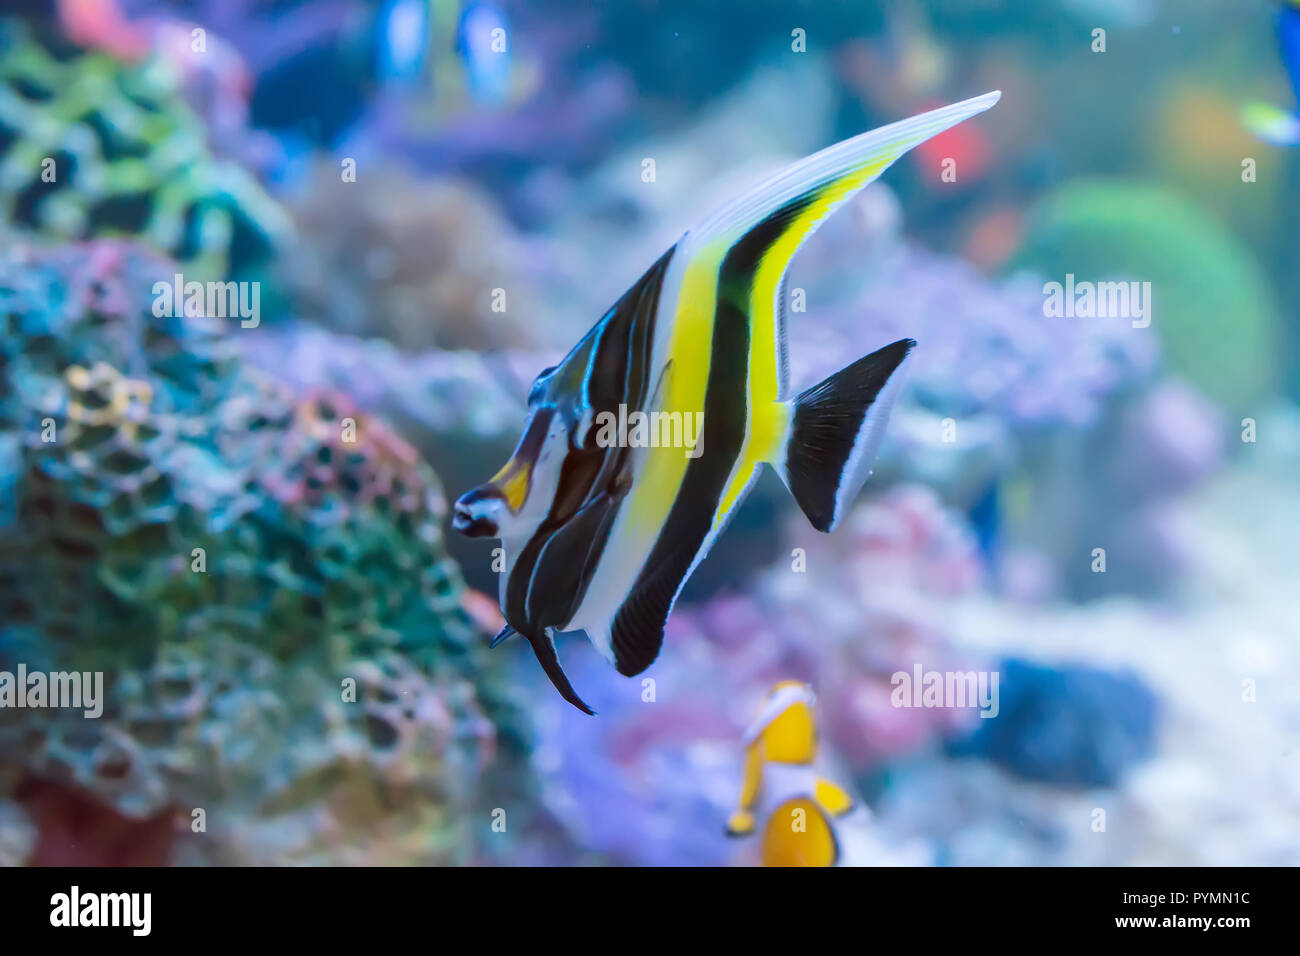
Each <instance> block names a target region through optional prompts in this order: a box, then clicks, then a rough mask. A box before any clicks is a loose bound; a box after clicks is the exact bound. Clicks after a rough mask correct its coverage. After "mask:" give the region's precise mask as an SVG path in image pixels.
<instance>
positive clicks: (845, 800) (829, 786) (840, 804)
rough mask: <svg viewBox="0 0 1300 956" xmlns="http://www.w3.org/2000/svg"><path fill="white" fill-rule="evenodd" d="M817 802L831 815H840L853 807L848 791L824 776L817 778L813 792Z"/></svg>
mask: <svg viewBox="0 0 1300 956" xmlns="http://www.w3.org/2000/svg"><path fill="white" fill-rule="evenodd" d="M813 795H814V797H816V799H817V802H818V803H820V804H821V805H822V807H823V808H824V809H825V810H826V812H827V813H829V814H830V815H831V816H833V817H842V816H844V815H845V814H846V813H848V812H849V811H850V810H852V809H853V798H852V797H851V796H849V794H848V792H847V791H845V790H843V789H842V788H840V787H837V786H836V785H835V784H833V783H831V782H830V781H829V780H827V779H826V778H825V777H818V778H817V788H816V790H815V791H814V793H813Z"/></svg>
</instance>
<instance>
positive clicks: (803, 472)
mask: <svg viewBox="0 0 1300 956" xmlns="http://www.w3.org/2000/svg"><path fill="white" fill-rule="evenodd" d="M1000 96H1001V94H1000V93H998V92H993V93H988V94H985V95H984V96H981V97H977V98H975V99H971V100H967V101H965V102H963V103H957V104H955V105H953V106H948V107H945V108H943V109H938V110H934V111H932V112H929V113H924V114H922V115H920V116H916V117H913V118H912V119H908V120H904V121H902V122H899V123H895V124H893V125H891V126H886V127H883V128H881V129H878V130H875V131H873V132H870V133H864V134H862V135H861V136H857V137H854V138H853V139H849V140H845V141H844V142H842V143H839V144H837V145H835V146H831V147H830V148H828V149H825V150H823V151H822V152H820V153H816V154H814V155H812V156H810V157H808V158H806V159H804V160H802V161H800V162H798V163H795V164H794V165H793V166H791V167H789V168H788V169H786V170H785V171H784V172H781V173H779V174H777V175H776V176H774V177H772V178H771V179H768V180H767V181H766V182H764V183H763V184H761V185H759V186H758V187H757V188H755V189H753V190H751V191H750V192H748V193H746V194H744V195H742V196H740V197H739V198H738V199H735V200H733V201H732V202H730V203H728V204H727V205H725V206H722V207H721V208H720V209H718V210H717V211H716V212H714V213H713V214H712V215H710V216H708V217H707V218H706V219H704V220H703V221H702V222H701V223H699V225H697V226H695V227H694V228H692V229H691V230H690V231H688V232H687V233H686V234H685V235H683V236H682V237H681V239H679V240H678V241H677V243H676V244H675V245H673V247H672V248H670V249H669V250H668V251H667V252H665V253H664V254H663V255H662V256H660V257H659V259H658V261H656V262H655V263H654V264H653V265H652V266H650V268H649V269H648V270H647V271H646V273H645V274H644V275H643V276H642V277H641V278H640V279H638V280H637V282H636V283H635V284H634V285H633V286H632V287H631V288H630V289H628V291H627V292H625V293H624V294H623V296H622V297H621V298H620V299H619V300H618V301H617V302H615V303H614V305H613V307H612V308H610V310H609V311H608V312H606V313H605V315H604V316H603V317H602V318H601V319H600V321H599V322H597V323H596V325H595V327H593V328H592V329H591V331H589V332H588V333H587V334H586V335H585V336H583V338H582V339H581V341H579V342H578V344H577V345H576V346H574V348H573V350H572V351H571V352H570V353H569V354H568V355H567V356H566V357H565V358H564V359H563V360H562V361H561V362H560V364H559V365H556V366H554V367H552V368H548V369H546V370H544V371H543V372H542V373H541V374H540V375H539V376H538V377H537V380H536V381H535V382H534V383H533V386H532V390H531V392H530V393H529V396H528V420H527V423H526V424H525V426H524V432H523V436H522V438H521V439H520V440H519V445H518V447H517V448H516V449H515V452H514V455H513V456H512V457H511V459H510V460H509V461H508V462H507V463H506V465H505V466H504V467H503V468H502V469H501V470H500V471H499V472H497V474H496V475H495V476H493V477H492V478H491V479H490V480H489V481H488V482H486V483H485V484H482V485H480V486H478V487H477V488H474V489H472V490H470V491H468V492H466V493H465V494H464V495H462V496H461V497H460V499H459V500H458V501H457V502H456V506H455V511H454V515H453V521H452V523H453V527H454V528H456V530H458V531H460V532H462V533H464V534H466V535H469V536H470V537H480V536H489V537H496V538H500V539H501V544H502V550H503V553H504V561H503V565H504V571H503V573H502V574H501V577H500V602H501V611H502V613H503V614H504V615H505V619H506V622H507V625H506V627H505V628H504V629H503V630H502V631H501V633H500V634H498V635H497V636H496V638H495V639H494V640H493V642H492V644H493V646H496V645H497V644H499V643H501V642H502V641H503V640H505V639H506V638H508V637H509V636H511V635H512V634H515V633H518V634H520V635H522V636H523V637H524V638H526V639H527V640H528V642H529V643H530V644H531V645H532V647H533V651H534V652H535V653H536V655H537V659H538V661H539V662H540V663H541V665H542V668H543V670H545V672H546V674H547V676H548V677H549V678H550V679H551V682H552V683H553V684H554V685H555V687H556V689H557V690H559V692H560V693H561V694H562V695H563V696H564V698H565V700H567V701H569V702H570V703H572V704H573V705H574V706H575V707H578V708H579V709H580V710H583V711H585V712H587V713H589V714H590V713H593V711H592V710H591V708H590V707H588V706H587V705H586V704H585V703H583V701H582V700H581V698H579V697H578V695H577V693H575V692H574V690H573V687H572V686H571V685H570V684H569V680H568V678H567V677H566V676H565V674H564V671H563V669H562V668H561V667H560V663H559V660H558V658H557V656H556V653H555V645H554V635H555V634H556V633H561V632H564V631H568V630H573V631H577V630H582V631H585V632H586V634H587V636H588V638H590V640H591V642H592V643H593V644H595V645H596V647H597V648H598V649H599V650H600V652H601V653H602V654H603V655H604V656H605V657H606V658H608V659H609V661H610V662H611V663H612V664H613V665H614V666H615V667H616V668H617V669H618V671H619V673H621V674H624V675H626V676H629V677H630V676H633V675H636V674H639V673H641V672H642V671H644V670H645V669H646V668H647V667H649V666H650V664H651V663H652V662H653V661H654V660H655V658H656V657H657V656H658V654H659V648H660V645H661V643H662V642H663V636H664V623H665V621H666V620H667V619H668V615H669V613H670V612H671V611H672V608H673V603H674V602H675V601H676V599H677V595H678V593H679V592H680V591H681V589H682V585H683V584H684V583H685V582H686V579H687V578H688V577H690V575H691V572H692V571H694V570H695V567H696V566H697V565H698V564H699V563H700V561H701V560H703V558H704V556H705V555H706V554H707V553H708V550H709V548H710V546H711V545H712V544H713V542H714V540H715V539H716V538H717V536H718V534H719V533H721V531H722V529H723V528H724V527H725V525H726V523H727V519H728V518H729V517H730V516H731V515H732V514H733V513H734V512H735V509H736V506H737V505H739V504H740V502H741V500H742V499H743V498H744V497H745V494H746V493H747V492H748V491H749V489H750V487H751V485H752V484H753V483H754V481H755V479H756V478H757V476H758V472H759V469H760V468H761V467H762V466H763V464H764V463H766V464H769V465H771V466H772V467H773V468H774V469H775V470H776V472H777V474H779V475H780V476H781V478H782V480H783V481H784V482H785V484H786V486H787V487H788V488H789V489H790V491H791V493H792V494H793V495H794V499H795V501H796V502H797V503H798V504H799V507H800V508H802V509H803V511H804V513H805V514H806V515H807V516H808V519H809V521H811V522H812V524H813V526H814V527H816V528H817V529H818V530H820V531H830V530H831V529H833V528H834V527H835V526H836V524H837V523H838V522H839V520H840V518H841V517H842V516H843V514H844V512H845V511H846V509H847V508H848V506H849V504H850V503H851V502H852V500H853V497H854V495H855V494H856V493H857V491H858V489H859V488H860V487H861V486H862V483H863V482H864V481H865V480H866V478H867V475H868V474H869V473H870V468H871V463H872V461H873V459H874V458H875V455H876V451H877V449H878V447H879V445H880V441H881V437H882V434H883V431H884V427H885V422H886V419H887V418H888V415H889V409H890V405H891V403H892V401H893V398H894V394H895V392H896V391H897V386H898V381H899V377H898V376H896V375H895V372H897V370H898V368H899V366H901V365H902V364H903V360H904V359H905V358H907V355H908V353H909V352H910V351H911V350H912V347H913V346H914V345H915V344H916V343H915V342H913V341H912V340H911V339H901V340H899V341H897V342H894V343H892V344H890V345H886V346H885V347H884V348H882V349H880V350H878V351H876V352H873V353H871V354H870V355H867V356H865V357H864V358H860V359H858V360H857V361H856V362H854V363H853V364H852V365H849V366H848V367H847V368H845V369H843V370H841V371H839V372H837V373H835V374H834V375H832V376H831V377H830V378H828V379H826V380H825V381H823V382H821V383H820V384H818V385H814V386H813V387H811V388H809V389H807V390H805V391H803V392H800V393H799V394H798V395H795V396H793V397H791V396H790V395H789V391H788V388H787V378H788V371H787V369H788V365H787V360H786V344H785V342H786V331H785V325H786V315H785V302H786V291H785V276H786V270H787V269H788V268H789V265H790V260H791V259H792V258H793V257H794V254H795V252H796V251H797V250H798V249H799V246H800V245H801V244H802V243H803V241H804V240H805V239H807V238H808V236H809V235H810V234H811V233H812V231H813V230H814V229H816V228H817V225H818V224H819V223H820V222H821V221H822V220H823V219H824V218H825V217H826V216H827V215H828V214H830V213H831V212H832V211H833V210H834V209H836V208H837V207H839V206H841V205H842V204H843V203H844V202H846V201H847V200H848V199H849V198H850V197H852V196H853V195H854V194H855V193H857V192H858V191H859V190H861V189H862V188H863V187H864V186H866V185H867V184H868V183H870V182H872V181H873V180H875V179H876V178H877V177H878V176H879V175H880V174H881V173H883V172H884V171H885V170H886V169H887V168H889V166H890V165H891V164H892V163H893V162H894V161H895V160H897V159H898V158H899V157H900V156H902V155H903V154H904V153H906V152H907V151H908V150H909V149H911V148H912V147H914V146H916V145H917V144H918V143H922V142H924V141H925V140H927V139H929V138H930V137H932V136H934V135H936V134H938V133H941V132H943V131H944V130H946V129H948V128H950V127H952V126H954V125H955V124H957V123H960V122H961V121H962V120H964V119H967V118H968V117H971V116H974V115H975V114H977V113H980V112H983V111H984V110H986V109H988V108H989V107H990V106H992V105H993V104H994V103H996V102H997V101H998V98H999V97H1000ZM631 412H639V413H642V415H643V416H644V415H645V413H650V416H651V419H652V420H654V416H655V415H658V416H660V419H659V420H660V421H672V422H680V421H686V420H689V421H698V422H699V423H700V426H701V427H700V430H699V435H698V439H697V441H698V442H700V443H702V444H703V448H702V450H701V449H699V448H698V447H692V448H683V447H672V445H673V444H674V443H673V442H671V441H669V442H657V443H656V442H649V443H647V442H645V441H637V440H636V432H635V430H634V431H633V434H632V436H631V438H629V439H627V440H616V439H614V438H613V437H612V436H611V435H610V434H609V433H610V432H612V431H614V430H613V429H609V428H607V427H606V424H607V422H608V420H609V418H610V417H611V416H615V415H617V416H618V418H619V420H624V419H625V418H626V419H627V420H630V419H631V418H632V417H633V416H632V415H631V414H630V413H631ZM624 413H627V414H626V415H625V414H624Z"/></svg>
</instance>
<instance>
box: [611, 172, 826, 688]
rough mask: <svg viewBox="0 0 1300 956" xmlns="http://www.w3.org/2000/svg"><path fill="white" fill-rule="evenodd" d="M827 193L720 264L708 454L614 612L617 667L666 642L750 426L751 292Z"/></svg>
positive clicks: (766, 224) (707, 410)
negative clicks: (792, 227)
mask: <svg viewBox="0 0 1300 956" xmlns="http://www.w3.org/2000/svg"><path fill="white" fill-rule="evenodd" d="M819 191H820V187H819V188H818V189H813V190H810V191H809V192H807V193H804V194H803V195H802V196H799V197H797V198H796V199H793V200H791V201H790V202H788V203H786V204H785V205H784V206H782V207H781V208H780V209H777V210H775V211H774V212H773V213H772V214H771V215H769V216H768V217H767V218H766V219H764V220H763V221H762V222H760V223H758V224H757V225H756V226H754V227H753V228H752V229H750V230H749V231H748V232H746V233H745V235H744V236H742V237H741V238H740V240H739V241H737V242H736V243H735V244H734V245H733V246H732V247H731V249H730V250H729V251H728V252H727V255H726V256H725V257H724V259H723V260H722V266H721V267H720V268H719V270H718V296H717V302H718V304H717V310H716V312H715V314H714V319H713V340H712V344H711V347H710V358H709V381H708V384H707V386H706V388H705V396H704V421H703V433H702V435H701V437H700V440H701V441H702V442H703V443H704V448H705V452H704V454H702V455H701V456H700V457H699V458H695V459H692V460H691V461H690V463H689V464H688V465H687V466H686V474H685V475H684V476H683V477H682V484H681V487H680V488H679V489H678V491H677V497H676V499H675V501H674V502H673V506H672V509H671V510H670V511H669V513H668V518H667V520H666V521H665V522H664V526H663V528H661V529H660V532H659V537H658V538H657V539H656V540H655V544H654V547H653V548H651V551H650V556H649V558H648V559H647V560H646V564H645V567H644V568H643V569H642V570H641V573H640V574H639V575H638V576H637V579H636V583H635V584H633V586H632V588H631V590H630V591H629V592H628V596H627V597H626V598H625V599H624V601H623V603H622V604H621V605H620V606H619V609H618V611H617V612H615V614H614V621H613V625H612V627H611V628H610V645H611V647H612V649H613V652H614V666H615V667H616V668H617V669H618V671H619V673H620V674H623V675H625V676H628V677H632V676H634V675H636V674H640V673H641V672H642V671H643V670H645V669H646V668H647V667H649V666H650V665H651V664H652V663H654V660H655V658H656V657H658V656H659V650H660V648H661V647H662V645H663V639H664V625H665V624H666V623H667V621H668V615H669V613H670V612H671V611H672V607H673V603H674V602H675V601H676V600H677V594H678V592H679V591H680V590H681V588H682V585H683V584H684V583H685V581H686V576H687V575H688V574H689V573H690V569H691V566H692V564H694V562H695V559H696V555H697V554H699V552H700V550H701V548H703V546H704V544H705V542H706V540H707V539H708V535H709V531H710V530H711V529H712V527H713V519H714V515H715V514H716V513H717V510H718V504H719V502H720V501H721V499H722V492H723V491H724V489H725V488H726V486H727V481H728V479H729V478H730V477H731V471H732V468H733V467H734V466H735V463H736V459H737V458H738V457H739V456H740V452H741V449H742V448H743V447H744V440H745V432H746V429H747V428H748V424H749V408H748V402H749V352H750V320H749V312H748V309H749V293H750V290H751V289H752V287H753V284H754V275H755V273H756V272H757V270H758V267H759V265H760V264H761V262H762V260H763V256H764V254H765V253H766V252H767V250H768V249H770V248H771V246H772V244H773V243H775V242H776V241H777V240H778V239H779V238H780V237H781V235H782V234H783V233H784V232H785V231H786V229H787V228H788V226H789V224H790V222H791V221H793V220H794V219H795V218H796V217H797V216H798V215H799V214H800V213H801V212H803V211H804V210H805V209H806V208H807V207H808V206H809V205H810V204H811V203H812V202H813V201H814V200H815V199H816V198H817V194H818V192H819Z"/></svg>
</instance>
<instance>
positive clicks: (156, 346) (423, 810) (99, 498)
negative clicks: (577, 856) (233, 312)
mask: <svg viewBox="0 0 1300 956" xmlns="http://www.w3.org/2000/svg"><path fill="white" fill-rule="evenodd" d="M173 269H174V264H172V263H169V262H167V261H165V260H162V259H160V258H157V257H156V255H155V254H153V253H149V252H147V251H145V250H143V249H142V248H140V247H139V246H136V245H133V244H131V243H129V242H118V241H97V242H91V243H88V244H75V245H66V246H60V247H56V248H52V249H51V248H42V247H39V246H33V245H26V244H21V245H16V246H11V247H9V248H8V249H6V250H5V252H4V254H3V258H2V260H0V322H3V329H0V346H2V347H3V352H2V353H0V459H2V460H3V468H2V471H3V474H4V476H5V481H6V484H7V488H6V491H7V493H6V495H5V501H6V502H7V505H8V506H7V507H6V509H5V511H4V513H3V515H2V516H0V622H2V623H0V669H4V670H8V671H11V672H12V671H13V670H14V669H15V667H16V666H17V663H18V662H20V661H21V662H24V663H25V664H26V666H27V667H28V668H30V669H38V668H39V669H43V670H48V671H70V670H76V671H83V672H102V673H103V675H104V677H103V679H104V696H105V698H106V699H105V701H104V702H103V707H104V710H103V714H102V716H101V717H99V718H98V719H86V718H83V716H82V714H81V712H77V711H65V710H50V709H44V710H15V709H8V708H6V709H4V710H0V780H3V781H4V782H5V784H6V786H5V793H6V796H7V799H8V800H9V801H11V803H10V804H7V805H6V810H5V819H7V820H11V821H16V820H21V819H22V818H23V817H24V816H25V817H26V818H27V820H28V824H24V825H21V826H19V825H15V827H13V828H7V829H6V832H7V833H16V834H19V836H18V837H14V839H15V840H16V841H17V842H18V843H19V844H20V846H19V848H18V849H16V850H10V851H8V852H11V853H13V854H15V855H17V856H18V857H20V858H21V857H24V856H26V857H27V858H29V859H36V860H43V861H53V860H54V859H66V858H64V857H60V856H59V854H60V853H62V852H66V851H64V850H61V849H60V848H61V847H63V846H64V845H65V841H64V840H62V839H60V837H61V836H62V837H66V835H67V833H69V832H72V831H73V830H74V829H76V830H84V829H87V828H89V829H90V830H93V831H94V833H93V834H92V835H91V836H88V837H85V838H84V839H83V840H81V841H79V842H78V846H79V848H80V849H79V850H78V852H79V853H80V854H82V855H81V856H79V857H78V859H81V860H84V861H86V862H101V863H102V862H114V861H115V860H114V854H115V853H117V852H119V851H120V847H119V844H121V843H122V832H123V831H124V830H132V828H134V830H133V831H132V832H135V833H136V836H135V837H134V838H133V839H131V840H127V841H126V844H127V845H129V846H131V847H132V849H131V852H132V853H133V854H136V855H135V856H133V857H132V858H133V859H141V858H145V859H153V860H155V861H163V860H167V861H172V862H178V861H193V860H199V859H203V860H208V861H211V862H278V863H284V862H312V861H316V862H321V861H333V862H360V861H364V860H371V861H377V860H384V861H386V862H396V861H398V860H406V861H410V862H463V861H466V860H468V859H471V858H473V856H474V854H475V853H476V852H478V851H476V850H475V840H474V839H473V836H474V831H475V829H476V823H481V824H482V828H483V832H484V833H486V832H487V829H486V828H487V824H488V822H489V821H488V816H487V811H486V810H484V811H483V813H482V815H481V816H479V815H478V813H477V808H478V807H479V805H480V804H481V803H482V801H484V800H486V801H488V803H489V804H490V806H491V807H496V806H498V805H502V806H507V807H508V806H510V804H509V800H508V797H509V794H510V793H511V792H516V793H517V792H520V790H521V788H525V789H526V787H527V779H528V773H527V769H526V748H527V737H528V731H527V726H526V723H525V721H524V720H523V718H522V715H521V714H520V712H519V711H518V709H517V708H516V707H515V705H514V704H513V703H512V702H511V701H510V698H509V695H508V694H507V692H506V688H505V685H504V684H503V682H502V677H501V674H500V672H499V670H498V669H496V668H494V667H493V662H492V661H491V660H490V659H489V658H488V657H487V655H486V651H485V649H484V648H483V647H482V645H481V636H480V635H479V633H478V632H477V630H476V628H475V626H474V624H473V621H472V619H471V618H470V616H469V615H468V614H467V613H466V612H465V610H464V609H463V608H462V605H461V599H462V594H463V585H462V582H461V577H460V573H459V571H458V569H457V567H456V565H455V563H454V562H453V561H451V560H450V559H449V558H448V557H447V555H446V553H445V550H444V548H443V543H442V534H441V530H440V523H441V520H442V517H443V514H444V511H445V504H444V499H443V492H442V488H441V486H440V484H439V482H438V479H437V477H436V476H435V474H434V473H433V471H432V470H431V469H430V468H429V467H428V466H427V465H426V464H424V463H423V462H422V461H421V460H420V458H419V456H418V454H417V453H416V452H415V451H414V449H412V448H411V447H410V445H408V444H407V443H406V442H405V441H403V440H402V439H401V438H399V437H397V435H396V434H394V433H393V432H392V431H391V430H389V428H387V427H386V426H385V425H384V424H383V423H382V422H381V421H379V420H378V419H376V418H374V417H372V416H370V415H367V414H365V413H363V412H361V411H359V410H357V409H356V408H355V406H354V405H353V404H352V403H351V402H350V401H349V399H348V398H347V397H346V396H343V395H340V394H337V393H331V392H327V391H320V390H318V391H314V392H303V391H295V390H293V389H291V388H288V387H286V386H284V385H283V384H281V383H279V382H277V381H275V380H274V379H272V378H270V377H268V376H266V375H264V374H261V373H258V372H256V371H255V370H253V369H250V368H248V367H247V366H246V365H245V364H244V363H243V362H242V361H240V360H239V358H238V357H237V356H236V355H234V354H233V351H232V349H231V344H230V332H229V330H227V329H225V328H223V326H224V325H225V324H226V320H211V319H206V318H203V317H201V316H195V315H188V314H181V315H175V316H173V315H168V314H163V315H156V314H155V312H156V311H159V310H155V309H154V308H152V306H151V297H150V294H149V292H150V289H151V286H152V283H153V282H154V281H156V280H157V279H159V277H167V276H170V274H171V272H172V270H173ZM489 781H495V783H491V784H489ZM489 794H490V796H489ZM54 795H58V796H54ZM20 807H25V808H26V812H24V811H23V810H22V809H20ZM200 825H201V827H202V829H201V830H198V832H196V828H199V827H200ZM141 828H144V829H143V830H141ZM141 833H147V836H145V837H141V836H140V834H141ZM22 834H26V836H25V837H23V836H22ZM142 842H143V843H146V844H148V845H149V846H148V847H142V846H141V845H140V844H141V843H142ZM115 847H117V848H118V849H115ZM141 854H143V855H144V856H143V857H141V856H140V855H141Z"/></svg>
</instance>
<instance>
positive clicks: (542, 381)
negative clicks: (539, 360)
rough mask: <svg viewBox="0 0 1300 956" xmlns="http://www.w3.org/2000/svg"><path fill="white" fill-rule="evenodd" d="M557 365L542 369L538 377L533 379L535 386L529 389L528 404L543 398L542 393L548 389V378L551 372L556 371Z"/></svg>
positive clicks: (533, 403)
mask: <svg viewBox="0 0 1300 956" xmlns="http://www.w3.org/2000/svg"><path fill="white" fill-rule="evenodd" d="M556 367H557V366H554V365H548V366H547V367H546V368H544V369H542V371H541V373H540V374H539V375H538V376H537V378H535V379H533V387H532V388H531V389H529V390H528V404H529V405H535V404H536V403H537V402H540V401H541V400H542V393H543V392H545V391H546V380H547V378H549V377H550V374H551V373H552V372H554V371H555V369H556Z"/></svg>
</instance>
